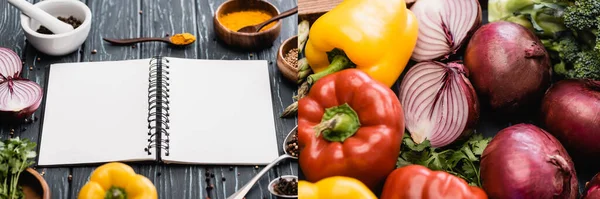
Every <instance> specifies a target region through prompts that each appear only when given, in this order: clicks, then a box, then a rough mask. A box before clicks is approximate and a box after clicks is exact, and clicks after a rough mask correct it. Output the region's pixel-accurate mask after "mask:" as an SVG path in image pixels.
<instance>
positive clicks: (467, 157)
mask: <svg viewBox="0 0 600 199" xmlns="http://www.w3.org/2000/svg"><path fill="white" fill-rule="evenodd" d="M490 140H491V138H484V137H483V136H482V135H481V134H473V135H472V136H471V137H469V139H468V140H466V141H462V142H460V141H457V142H456V143H454V144H452V145H449V146H446V147H444V148H434V147H431V144H430V143H429V140H425V141H424V142H423V143H421V144H417V143H415V142H414V141H413V139H412V138H411V137H410V135H409V133H404V137H403V138H402V150H401V153H400V157H399V158H398V162H397V167H398V168H400V167H403V166H408V165H411V164H418V165H423V166H425V167H427V168H429V169H431V170H435V171H445V172H448V173H450V174H452V175H455V176H458V177H460V178H462V179H464V180H465V181H467V182H468V183H469V185H471V186H478V187H481V178H480V174H479V163H480V162H479V161H480V158H481V154H482V153H483V150H484V149H485V147H486V146H487V145H488V143H489V142H490Z"/></svg>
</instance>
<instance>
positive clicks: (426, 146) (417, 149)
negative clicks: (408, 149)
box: [413, 140, 431, 152]
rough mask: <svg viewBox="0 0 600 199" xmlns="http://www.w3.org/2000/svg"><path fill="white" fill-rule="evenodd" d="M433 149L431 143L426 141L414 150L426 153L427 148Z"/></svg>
mask: <svg viewBox="0 0 600 199" xmlns="http://www.w3.org/2000/svg"><path fill="white" fill-rule="evenodd" d="M430 147H431V143H430V142H429V140H425V141H423V142H422V143H421V144H418V145H417V146H415V147H414V148H413V150H414V151H419V152H420V151H424V150H425V149H427V148H430Z"/></svg>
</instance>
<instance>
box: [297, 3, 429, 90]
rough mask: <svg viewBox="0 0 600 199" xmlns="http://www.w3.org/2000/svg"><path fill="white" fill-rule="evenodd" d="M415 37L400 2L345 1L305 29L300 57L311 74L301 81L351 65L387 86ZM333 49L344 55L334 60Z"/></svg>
mask: <svg viewBox="0 0 600 199" xmlns="http://www.w3.org/2000/svg"><path fill="white" fill-rule="evenodd" d="M418 32H419V28H418V22H417V19H416V17H415V15H414V14H413V13H412V12H411V11H410V10H409V9H407V8H406V3H405V1H404V0H345V1H343V2H342V3H340V4H339V5H338V6H336V7H335V8H333V9H332V10H331V11H329V12H327V13H325V14H324V15H322V16H321V17H319V19H317V20H316V21H315V22H314V24H313V25H312V27H311V29H310V33H309V37H308V41H307V43H306V47H305V55H306V59H307V61H308V64H309V65H310V67H311V69H312V70H313V71H314V72H315V74H313V75H311V76H309V78H308V79H307V82H308V83H309V84H312V83H313V82H315V81H317V80H318V79H319V78H321V77H324V76H326V75H328V74H330V73H334V72H337V71H339V70H342V69H344V68H348V67H354V66H356V68H358V69H360V70H362V71H364V72H366V73H367V74H369V76H371V77H372V78H373V79H376V80H378V81H380V82H382V83H384V84H386V85H388V86H390V87H391V86H392V85H393V84H394V82H395V81H396V80H397V79H398V77H399V76H400V74H401V73H402V71H403V70H404V68H405V67H406V65H407V64H408V61H409V60H410V57H411V54H412V52H413V50H414V48H415V45H416V43H417V34H418ZM334 49H337V50H341V51H343V52H344V53H345V55H337V56H336V55H335V54H336V53H332V51H333V50H334ZM337 54H339V53H337ZM347 59H349V61H348V60H347Z"/></svg>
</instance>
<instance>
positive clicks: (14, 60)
mask: <svg viewBox="0 0 600 199" xmlns="http://www.w3.org/2000/svg"><path fill="white" fill-rule="evenodd" d="M22 69H23V63H22V62H21V58H19V55H17V53H15V51H12V50H11V49H8V48H2V47H0V82H3V81H5V80H7V79H8V78H9V77H12V78H16V77H19V75H20V73H21V70H22Z"/></svg>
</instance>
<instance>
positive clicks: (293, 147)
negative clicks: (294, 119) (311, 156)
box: [285, 131, 300, 157]
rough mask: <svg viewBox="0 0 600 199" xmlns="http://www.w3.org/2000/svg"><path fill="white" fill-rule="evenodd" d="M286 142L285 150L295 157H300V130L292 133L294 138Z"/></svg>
mask: <svg viewBox="0 0 600 199" xmlns="http://www.w3.org/2000/svg"><path fill="white" fill-rule="evenodd" d="M285 144H286V147H285V150H286V151H287V153H288V154H290V155H291V156H294V157H298V155H300V150H298V131H296V132H295V133H294V134H292V140H290V141H288V142H287V143H285Z"/></svg>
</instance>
